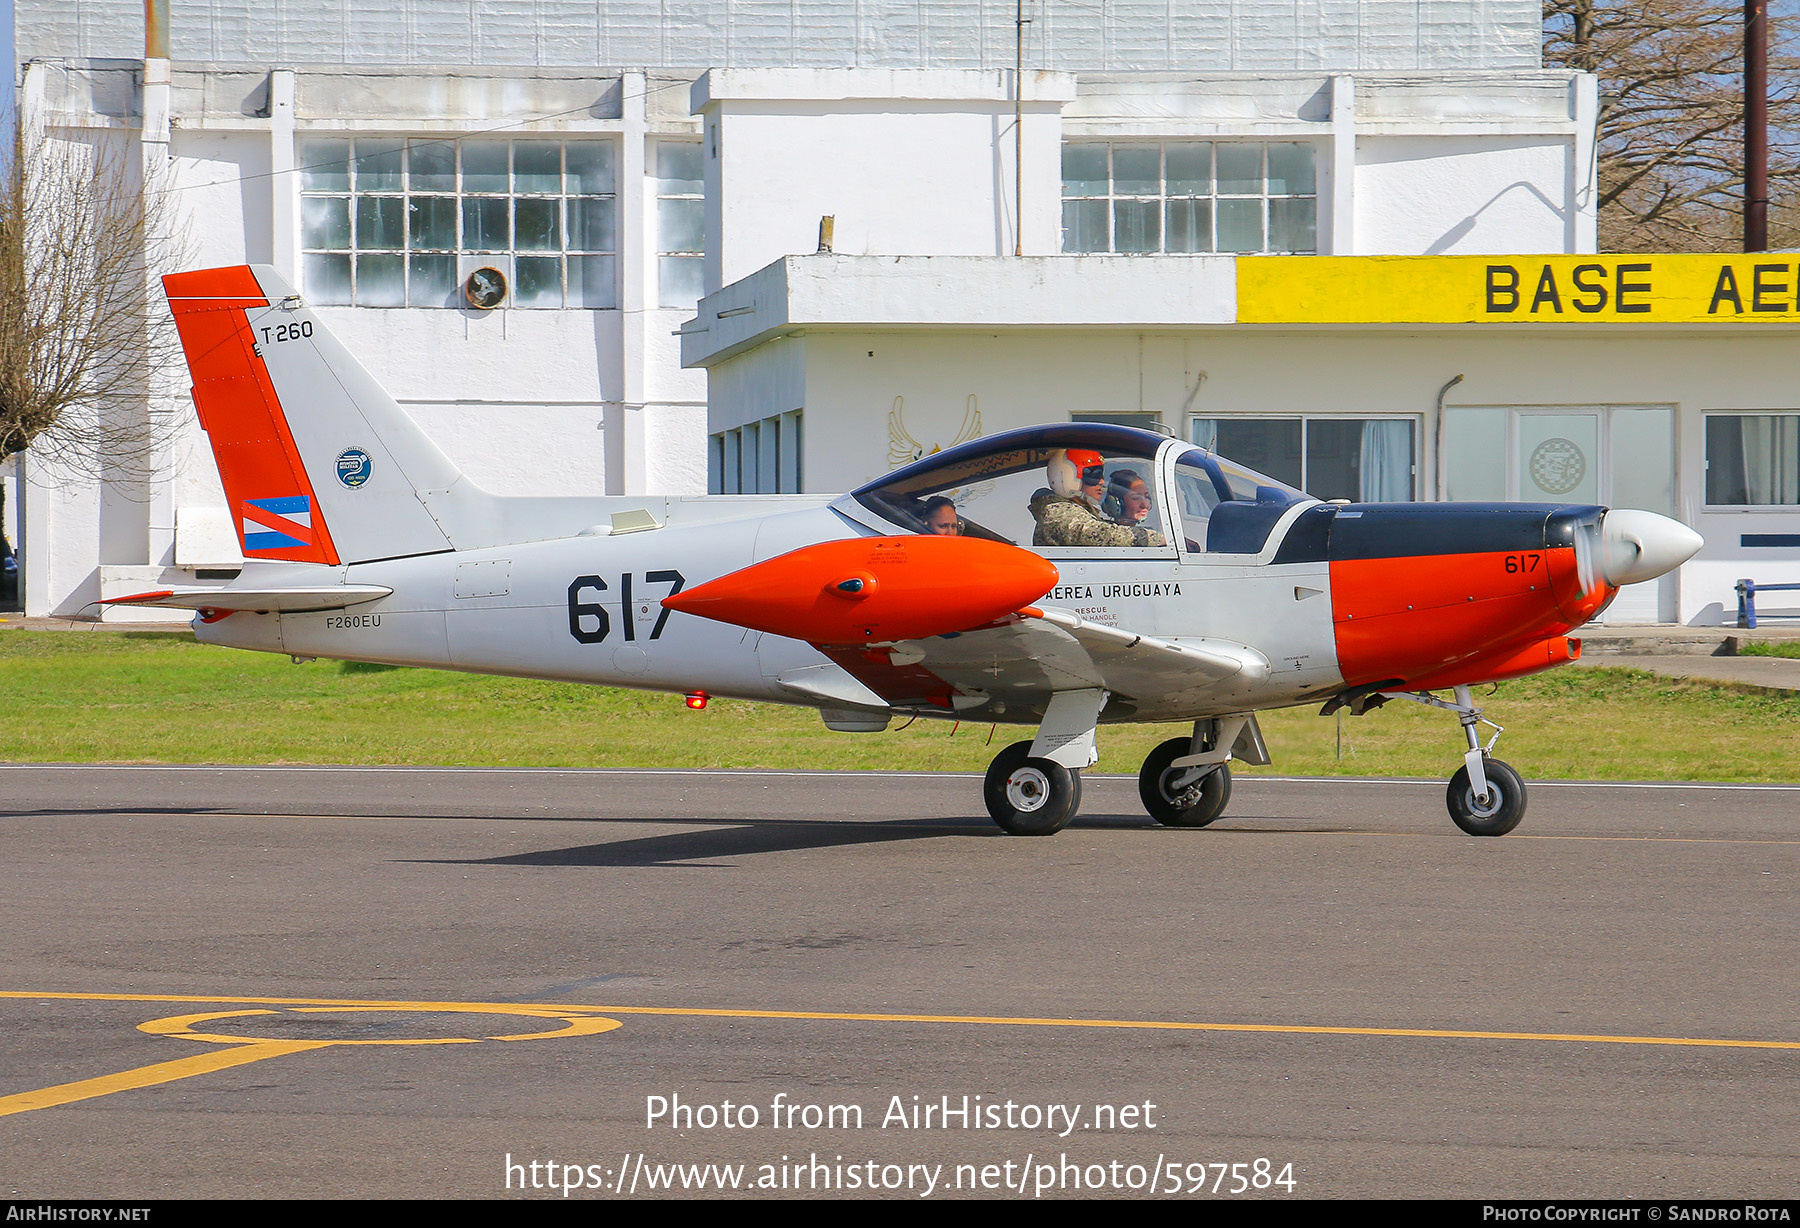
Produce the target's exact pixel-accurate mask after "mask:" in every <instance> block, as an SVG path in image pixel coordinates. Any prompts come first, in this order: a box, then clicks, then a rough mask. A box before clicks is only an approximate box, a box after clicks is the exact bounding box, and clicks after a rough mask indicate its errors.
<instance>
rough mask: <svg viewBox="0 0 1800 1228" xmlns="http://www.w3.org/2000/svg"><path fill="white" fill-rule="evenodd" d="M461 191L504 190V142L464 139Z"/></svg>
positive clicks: (505, 189) (506, 187)
mask: <svg viewBox="0 0 1800 1228" xmlns="http://www.w3.org/2000/svg"><path fill="white" fill-rule="evenodd" d="M462 170H463V191H465V192H506V191H509V190H510V188H509V187H508V184H507V180H506V142H505V141H464V142H463V146H462Z"/></svg>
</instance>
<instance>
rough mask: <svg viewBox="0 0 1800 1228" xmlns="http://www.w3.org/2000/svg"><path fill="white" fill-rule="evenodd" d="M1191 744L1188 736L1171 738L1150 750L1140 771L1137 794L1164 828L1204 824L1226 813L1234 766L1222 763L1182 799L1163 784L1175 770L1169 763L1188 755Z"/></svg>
mask: <svg viewBox="0 0 1800 1228" xmlns="http://www.w3.org/2000/svg"><path fill="white" fill-rule="evenodd" d="M1192 745H1193V743H1192V740H1191V739H1189V738H1170V739H1169V740H1168V741H1167V742H1164V743H1163V744H1162V745H1161V746H1158V747H1157V748H1156V749H1155V750H1153V751H1151V752H1150V754H1149V755H1148V756H1147V757H1146V758H1145V759H1144V767H1143V770H1142V771H1140V772H1139V773H1138V797H1139V799H1140V800H1142V801H1143V803H1144V809H1145V810H1147V811H1149V813H1150V817H1151V818H1153V819H1155V820H1156V821H1157V822H1158V823H1161V824H1162V825H1163V826H1165V827H1205V826H1206V825H1207V824H1208V823H1210V822H1212V821H1213V820H1214V819H1216V818H1218V817H1219V816H1220V815H1222V814H1224V813H1225V804H1226V803H1227V802H1229V801H1230V800H1231V768H1230V767H1228V766H1226V765H1225V764H1223V763H1221V764H1220V765H1219V766H1218V769H1217V770H1216V771H1213V772H1209V773H1208V774H1207V775H1206V776H1204V777H1202V778H1201V780H1200V782H1199V784H1198V787H1197V789H1196V788H1195V787H1193V786H1190V787H1189V788H1188V789H1186V790H1183V796H1182V797H1181V798H1180V799H1177V798H1175V797H1172V796H1170V794H1169V791H1168V790H1167V789H1166V788H1164V787H1163V780H1164V778H1165V777H1167V776H1169V775H1170V774H1171V773H1172V772H1173V771H1174V769H1172V768H1171V767H1170V766H1169V765H1170V764H1171V763H1173V762H1174V761H1175V760H1177V759H1179V758H1181V757H1182V756H1183V755H1186V754H1188V753H1189V752H1190V748H1191V747H1192Z"/></svg>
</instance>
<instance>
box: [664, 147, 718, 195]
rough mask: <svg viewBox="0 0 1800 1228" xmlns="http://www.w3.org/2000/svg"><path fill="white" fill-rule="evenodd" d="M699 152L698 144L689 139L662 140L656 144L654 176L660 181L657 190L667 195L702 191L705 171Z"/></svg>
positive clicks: (704, 188) (704, 187) (696, 193)
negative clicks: (680, 140)
mask: <svg viewBox="0 0 1800 1228" xmlns="http://www.w3.org/2000/svg"><path fill="white" fill-rule="evenodd" d="M700 152H701V151H700V146H699V145H698V144H696V143H693V142H689V141H682V142H679V143H677V142H673V141H663V142H662V143H660V144H659V145H657V147H656V177H657V178H658V179H659V180H661V181H662V182H661V184H660V186H659V188H658V190H659V191H661V192H664V193H666V194H669V195H674V194H676V193H692V194H695V195H698V194H699V193H701V192H704V191H705V190H706V186H705V183H704V181H703V176H704V175H705V173H706V172H705V168H704V167H703V166H702V165H701V161H700Z"/></svg>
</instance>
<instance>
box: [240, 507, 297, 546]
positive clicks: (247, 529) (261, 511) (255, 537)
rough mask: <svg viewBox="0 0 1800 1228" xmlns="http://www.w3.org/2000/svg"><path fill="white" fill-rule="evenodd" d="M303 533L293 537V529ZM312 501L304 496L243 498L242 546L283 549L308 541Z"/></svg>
mask: <svg viewBox="0 0 1800 1228" xmlns="http://www.w3.org/2000/svg"><path fill="white" fill-rule="evenodd" d="M296 529H299V530H303V531H304V532H305V536H304V537H296V536H294V530H296ZM311 530H312V500H311V499H310V498H308V497H307V496H305V495H290V496H288V497H286V498H282V499H246V500H244V549H245V550H286V549H290V548H292V547H294V546H309V545H311V544H312V542H311V541H310V540H309V539H310V538H311V537H312V532H311Z"/></svg>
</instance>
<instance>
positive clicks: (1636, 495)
mask: <svg viewBox="0 0 1800 1228" xmlns="http://www.w3.org/2000/svg"><path fill="white" fill-rule="evenodd" d="M1709 421H1710V420H1709ZM1609 427H1610V431H1611V434H1610V435H1609V437H1608V439H1609V442H1610V443H1611V444H1612V448H1611V452H1612V456H1611V458H1610V461H1609V463H1610V464H1611V466H1612V498H1611V503H1612V505H1613V506H1614V507H1636V508H1642V509H1643V510H1644V511H1646V512H1658V513H1661V514H1662V515H1664V516H1673V515H1674V514H1675V411H1674V410H1673V409H1669V408H1667V407H1665V406H1649V407H1646V408H1644V409H1627V408H1623V407H1621V408H1618V409H1615V410H1613V411H1612V421H1611V423H1610V424H1609Z"/></svg>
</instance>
